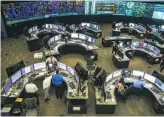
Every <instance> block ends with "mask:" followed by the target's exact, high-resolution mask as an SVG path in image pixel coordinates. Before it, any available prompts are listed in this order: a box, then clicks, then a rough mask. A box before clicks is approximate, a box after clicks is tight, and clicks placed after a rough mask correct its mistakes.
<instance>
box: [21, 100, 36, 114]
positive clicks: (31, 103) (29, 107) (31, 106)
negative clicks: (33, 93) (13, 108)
mask: <svg viewBox="0 0 164 117" xmlns="http://www.w3.org/2000/svg"><path fill="white" fill-rule="evenodd" d="M24 103H25V109H24V111H25V112H26V116H37V115H38V110H39V105H38V104H37V98H35V97H33V98H26V99H25V100H24Z"/></svg>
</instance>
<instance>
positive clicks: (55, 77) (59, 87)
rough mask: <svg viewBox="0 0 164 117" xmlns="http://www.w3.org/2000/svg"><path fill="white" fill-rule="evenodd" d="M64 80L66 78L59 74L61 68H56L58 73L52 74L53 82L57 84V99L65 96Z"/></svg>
mask: <svg viewBox="0 0 164 117" xmlns="http://www.w3.org/2000/svg"><path fill="white" fill-rule="evenodd" d="M63 82H64V79H63V77H62V76H61V75H60V74H59V70H56V74H55V75H52V84H53V85H54V86H55V94H56V98H57V99H58V98H60V99H62V97H63V93H64V91H63V90H64V88H63Z"/></svg>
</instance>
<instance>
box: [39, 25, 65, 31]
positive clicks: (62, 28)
mask: <svg viewBox="0 0 164 117" xmlns="http://www.w3.org/2000/svg"><path fill="white" fill-rule="evenodd" d="M42 27H43V28H46V29H57V30H62V31H66V28H65V27H64V26H62V25H56V24H45V25H43V26H42Z"/></svg>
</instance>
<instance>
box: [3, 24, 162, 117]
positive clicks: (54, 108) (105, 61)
mask: <svg viewBox="0 0 164 117" xmlns="http://www.w3.org/2000/svg"><path fill="white" fill-rule="evenodd" d="M101 29H102V31H103V36H107V35H111V31H112V28H111V25H110V24H101ZM121 35H127V34H121ZM130 36H132V35H130ZM133 37H134V36H133ZM134 38H135V37H134ZM96 45H97V46H98V47H100V48H99V49H98V50H97V52H98V54H99V56H98V61H97V62H96V64H97V66H100V67H102V68H104V69H105V70H106V71H107V72H109V73H110V72H113V71H115V70H117V69H116V68H115V66H114V65H113V63H112V48H104V47H103V46H102V45H101V39H97V40H96ZM41 51H42V50H39V51H35V52H29V51H28V49H27V45H26V40H25V38H24V37H23V36H19V38H17V39H13V38H5V39H2V41H1V84H3V82H4V81H5V79H6V78H7V74H6V71H5V68H6V67H7V66H8V65H10V64H14V63H16V62H18V61H20V60H23V61H24V62H25V64H26V65H30V64H33V63H34V62H35V60H34V58H33V56H34V53H36V52H41ZM60 61H61V62H63V63H66V64H68V65H70V66H74V65H75V64H76V63H77V62H80V63H82V64H83V65H86V61H85V59H84V56H83V55H79V54H68V55H65V56H63V57H61V58H60ZM129 68H134V69H138V70H141V71H145V72H148V73H151V72H152V71H153V70H157V71H159V65H158V64H157V65H150V64H149V63H148V62H147V61H146V60H145V59H144V58H142V57H135V58H134V60H131V61H130V65H129ZM163 73H164V72H163ZM35 83H36V85H37V86H38V88H39V99H40V102H41V105H40V110H39V115H40V116H55V115H56V116H58V115H61V114H63V115H68V114H67V108H66V105H65V104H64V100H57V99H56V98H55V95H54V92H53V91H52V92H51V100H50V101H49V102H48V104H47V103H45V102H44V92H43V90H42V81H36V82H35ZM94 101H95V96H94V89H93V84H92V83H90V84H89V99H88V109H87V114H86V115H87V116H95V115H96V114H95V104H94ZM113 115H114V116H132V115H135V116H154V115H156V114H155V112H154V110H153V108H152V103H151V101H150V100H149V99H148V97H146V96H142V97H141V98H140V100H139V101H137V98H136V97H135V96H132V98H131V99H129V100H128V101H127V103H121V102H119V103H118V105H117V107H116V110H115V113H114V114H113ZM83 116H84V115H83ZM97 116H98V115H97Z"/></svg>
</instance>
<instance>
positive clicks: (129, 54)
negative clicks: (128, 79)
mask: <svg viewBox="0 0 164 117" xmlns="http://www.w3.org/2000/svg"><path fill="white" fill-rule="evenodd" d="M113 51H114V52H113V55H112V61H113V63H114V65H115V67H117V68H118V69H122V68H128V66H129V62H130V60H131V59H132V58H133V56H134V55H137V56H142V57H145V58H146V59H147V61H148V62H149V63H150V64H159V63H160V61H161V57H162V55H161V54H160V50H159V49H158V48H157V47H155V46H152V45H150V44H148V43H145V42H142V41H132V43H130V45H128V46H127V44H123V43H120V44H118V46H117V47H116V50H113Z"/></svg>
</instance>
